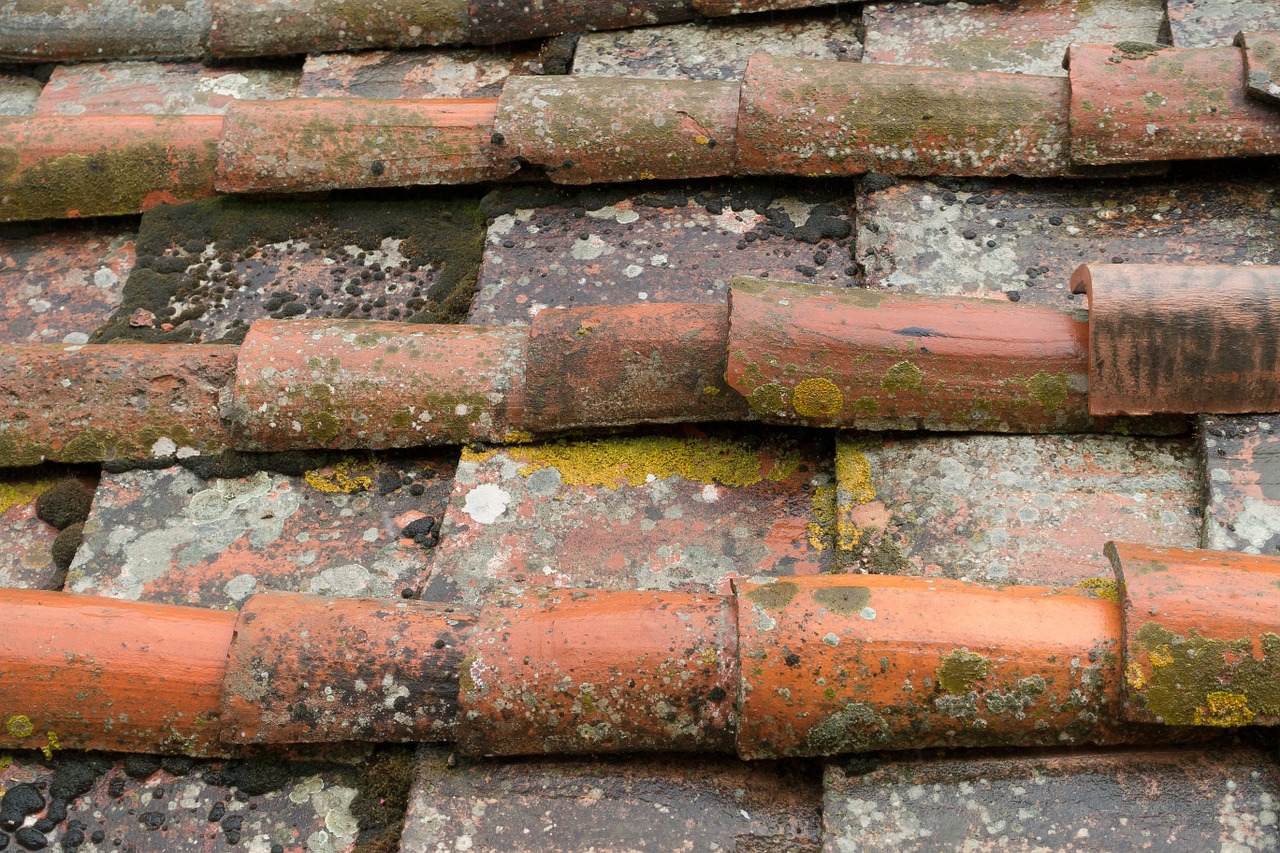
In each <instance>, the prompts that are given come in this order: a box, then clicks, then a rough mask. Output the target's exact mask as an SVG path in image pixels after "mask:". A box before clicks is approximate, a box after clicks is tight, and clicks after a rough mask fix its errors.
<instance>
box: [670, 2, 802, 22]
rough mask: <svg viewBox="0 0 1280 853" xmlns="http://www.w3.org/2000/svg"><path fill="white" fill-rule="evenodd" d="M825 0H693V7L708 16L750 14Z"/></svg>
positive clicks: (800, 7)
mask: <svg viewBox="0 0 1280 853" xmlns="http://www.w3.org/2000/svg"><path fill="white" fill-rule="evenodd" d="M823 2H824V0H693V8H694V9H695V10H696V11H697V13H698V14H699V15H705V16H707V17H708V18H716V17H722V16H725V15H750V14H751V13H753V12H777V11H782V10H785V9H808V8H811V7H813V6H820V5H823Z"/></svg>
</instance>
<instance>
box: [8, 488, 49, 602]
mask: <svg viewBox="0 0 1280 853" xmlns="http://www.w3.org/2000/svg"><path fill="white" fill-rule="evenodd" d="M55 482H56V478H55V477H54V476H53V475H51V474H49V473H48V472H47V471H42V470H40V469H37V470H36V472H34V473H30V472H28V471H22V472H20V473H17V474H10V475H9V476H6V477H4V478H3V479H0V589H47V588H49V586H50V585H51V582H52V581H53V580H54V579H55V578H56V576H57V574H58V572H57V568H56V567H55V566H54V564H53V554H52V552H51V549H52V547H53V540H54V539H56V538H57V536H58V531H57V530H56V529H54V528H53V526H52V525H49V524H46V523H45V522H43V521H41V520H40V519H39V518H37V517H36V498H38V497H39V496H40V494H41V493H42V492H44V491H45V490H46V489H48V488H49V487H50V486H52V485H53V484H54V483H55Z"/></svg>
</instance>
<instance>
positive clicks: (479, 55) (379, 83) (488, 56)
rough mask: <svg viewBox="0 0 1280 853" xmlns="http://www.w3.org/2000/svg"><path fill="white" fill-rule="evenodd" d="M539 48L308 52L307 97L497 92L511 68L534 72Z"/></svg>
mask: <svg viewBox="0 0 1280 853" xmlns="http://www.w3.org/2000/svg"><path fill="white" fill-rule="evenodd" d="M537 60H538V54H537V52H536V51H531V50H523V51H521V50H512V49H510V48H502V47H498V48H493V49H483V48H470V49H465V50H462V49H450V50H409V51H397V52H387V51H366V52H363V53H322V54H315V55H311V56H308V57H307V59H306V64H305V65H303V67H302V79H301V81H299V83H298V96H299V97H302V98H496V97H498V96H499V95H501V94H502V84H503V83H504V82H505V81H506V79H507V77H509V76H511V75H512V74H532V73H535V67H540V66H538V65H536V63H537Z"/></svg>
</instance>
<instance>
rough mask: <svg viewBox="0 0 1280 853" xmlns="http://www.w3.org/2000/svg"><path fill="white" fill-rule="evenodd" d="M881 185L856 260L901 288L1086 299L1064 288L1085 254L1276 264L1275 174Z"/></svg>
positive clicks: (865, 217)
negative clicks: (1123, 180)
mask: <svg viewBox="0 0 1280 853" xmlns="http://www.w3.org/2000/svg"><path fill="white" fill-rule="evenodd" d="M877 187H878V185H877V184H876V183H875V182H872V183H870V185H869V186H868V185H864V191H863V193H862V194H861V195H860V196H859V204H858V215H857V224H858V228H857V246H858V249H857V260H858V263H859V265H860V266H861V268H862V269H863V270H864V271H865V276H866V283H867V284H868V285H870V286H875V287H888V288H893V289H894V290H898V291H902V292H905V293H929V294H937V295H943V294H952V295H955V294H963V295H973V296H988V297H997V298H1009V299H1012V298H1017V299H1019V300H1022V301H1025V302H1028V303H1030V304H1033V305H1052V306H1057V307H1075V308H1087V307H1088V306H1087V305H1086V304H1085V302H1084V298H1083V297H1073V296H1072V295H1071V293H1070V291H1069V289H1068V287H1067V283H1068V280H1069V279H1070V277H1071V273H1072V272H1074V271H1075V269H1076V268H1077V267H1078V266H1079V265H1080V264H1084V263H1090V264H1097V263H1113V262H1116V261H1120V262H1124V263H1147V264H1280V185H1278V184H1277V182H1276V181H1275V180H1274V179H1271V178H1265V177H1264V178H1258V179H1249V180H1231V179H1213V180H1203V181H1197V180H1187V179H1185V178H1184V179H1181V180H1177V181H1149V182H1134V183H1129V184H1126V183H1119V182H1111V183H1106V184H1098V183H1093V182H1088V183H1065V184H1049V183H1039V184H1031V183H1026V182H1003V183H995V182H981V183H974V182H955V183H951V184H940V183H934V182H930V181H923V180H903V181H900V182H898V183H895V184H893V185H892V186H888V187H884V188H877Z"/></svg>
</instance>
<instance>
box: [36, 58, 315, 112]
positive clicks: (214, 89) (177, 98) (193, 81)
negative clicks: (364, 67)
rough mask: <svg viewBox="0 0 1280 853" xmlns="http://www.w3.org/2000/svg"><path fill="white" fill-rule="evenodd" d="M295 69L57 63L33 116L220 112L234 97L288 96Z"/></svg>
mask: <svg viewBox="0 0 1280 853" xmlns="http://www.w3.org/2000/svg"><path fill="white" fill-rule="evenodd" d="M298 76H299V72H298V71H297V70H296V68H289V67H280V68H231V67H219V68H210V67H206V66H204V65H200V64H198V63H161V62H93V63H85V64H83V65H59V66H57V67H56V68H54V69H53V75H52V76H51V77H50V78H49V82H48V83H46V84H45V87H44V90H43V91H42V92H41V93H40V99H39V100H38V101H37V102H36V107H35V114H36V115H65V116H76V115H147V114H169V115H221V114H222V113H225V112H226V111H227V107H229V106H230V105H231V102H232V101H235V100H238V99H251V100H272V99H278V98H287V97H290V96H291V95H293V91H294V88H295V87H296V86H297V84H298Z"/></svg>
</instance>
